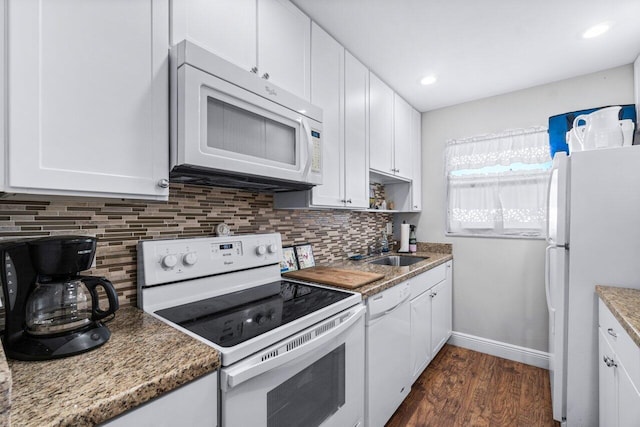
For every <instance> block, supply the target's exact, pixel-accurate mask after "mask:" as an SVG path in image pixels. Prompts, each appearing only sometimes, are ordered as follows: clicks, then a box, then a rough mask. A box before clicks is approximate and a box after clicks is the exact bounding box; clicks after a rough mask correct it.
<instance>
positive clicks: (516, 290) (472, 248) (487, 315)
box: [396, 64, 634, 351]
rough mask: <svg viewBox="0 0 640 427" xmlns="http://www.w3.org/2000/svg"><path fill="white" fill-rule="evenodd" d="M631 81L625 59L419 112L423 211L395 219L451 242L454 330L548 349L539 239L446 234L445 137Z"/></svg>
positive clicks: (587, 99)
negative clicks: (584, 72) (587, 71)
mask: <svg viewBox="0 0 640 427" xmlns="http://www.w3.org/2000/svg"><path fill="white" fill-rule="evenodd" d="M550 66H552V65H551V64H550ZM633 84H634V83H633V66H632V65H627V66H623V67H618V68H614V69H611V70H606V71H603V72H599V73H594V74H590V75H586V76H582V77H577V78H573V79H569V80H564V81H560V82H556V83H552V84H548V85H543V86H538V87H534V88H530V89H526V90H522V91H518V92H513V93H509V94H505V95H499V96H495V97H491V98H486V99H482V100H479V101H473V102H468V103H465V104H460V105H455V106H452V107H447V108H443V109H440V110H434V111H429V112H427V113H424V114H423V115H422V156H423V158H422V162H423V175H422V177H423V179H422V189H423V190H422V191H423V195H422V197H423V212H422V213H420V214H412V215H404V216H400V215H398V218H397V220H399V221H400V222H402V219H406V220H407V222H409V223H412V224H417V225H418V228H417V237H418V240H419V241H429V242H450V243H453V254H454V285H453V286H454V288H453V330H454V331H456V332H462V333H466V334H470V335H474V336H478V337H482V338H488V339H491V340H496V341H500V342H505V343H508V344H512V345H517V346H522V347H526V348H530V349H534V350H540V351H547V334H548V333H547V328H548V321H547V308H546V303H545V295H544V248H545V245H546V243H545V241H544V240H525V239H493V238H472V237H457V238H448V237H446V236H445V234H444V224H445V212H446V208H445V183H444V172H443V170H444V166H443V160H444V149H445V144H446V141H447V140H449V139H452V138H462V137H467V136H473V135H479V134H485V133H491V132H499V131H502V130H506V129H514V128H524V127H529V126H538V125H542V126H547V125H548V118H549V116H553V115H556V114H561V113H564V112H567V111H574V110H580V109H585V108H591V107H598V106H602V105H611V104H613V105H616V104H631V103H633V102H634V94H633ZM398 228H399V227H397V228H396V229H398Z"/></svg>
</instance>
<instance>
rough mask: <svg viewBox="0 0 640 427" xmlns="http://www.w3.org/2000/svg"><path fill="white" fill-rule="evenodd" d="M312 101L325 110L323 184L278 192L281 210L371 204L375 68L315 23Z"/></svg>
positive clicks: (323, 125)
mask: <svg viewBox="0 0 640 427" xmlns="http://www.w3.org/2000/svg"><path fill="white" fill-rule="evenodd" d="M311 36H312V37H311V47H312V48H311V52H312V57H311V67H312V69H311V77H312V78H311V103H312V104H314V105H317V106H318V107H320V108H322V111H323V123H322V127H323V135H322V144H323V148H322V156H323V157H322V185H318V186H316V187H314V188H313V189H311V191H302V192H295V191H294V192H286V193H277V194H276V195H275V196H274V202H275V206H276V207H277V208H306V207H322V208H352V209H366V208H368V207H369V165H368V151H367V149H368V140H367V123H368V122H367V105H368V104H367V94H368V88H369V70H368V69H367V67H365V66H364V65H363V64H362V63H361V62H359V61H358V60H357V59H356V58H355V57H353V55H351V54H350V53H349V52H346V51H345V49H344V48H343V47H342V45H340V43H338V42H337V41H336V40H334V39H333V38H332V37H331V36H330V35H329V34H328V33H327V32H325V31H324V30H323V29H322V28H320V27H319V26H318V25H316V24H315V23H313V24H312V31H311Z"/></svg>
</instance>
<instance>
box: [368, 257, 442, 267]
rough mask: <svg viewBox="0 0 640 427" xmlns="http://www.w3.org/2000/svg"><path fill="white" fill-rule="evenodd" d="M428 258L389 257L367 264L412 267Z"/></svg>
mask: <svg viewBox="0 0 640 427" xmlns="http://www.w3.org/2000/svg"><path fill="white" fill-rule="evenodd" d="M428 258H429V257H422V256H404V255H389V256H386V257H383V258H378V259H374V260H373V261H369V264H378V265H392V266H394V267H404V266H407V265H412V264H415V263H417V262H420V261H424V260H425V259H428Z"/></svg>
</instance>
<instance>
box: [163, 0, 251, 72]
mask: <svg viewBox="0 0 640 427" xmlns="http://www.w3.org/2000/svg"><path fill="white" fill-rule="evenodd" d="M257 28H258V26H257V13H256V0H215V1H212V0H172V1H171V44H172V45H174V44H177V43H179V42H181V41H182V40H189V41H191V42H193V43H195V44H197V45H199V46H201V47H203V48H205V49H207V50H208V51H210V52H213V53H215V54H216V55H218V56H219V57H221V58H224V59H226V60H227V61H229V62H232V63H234V64H236V65H237V66H239V67H242V68H244V69H245V70H251V69H252V68H253V67H256V66H257V65H258V64H257V60H256V58H257V57H258V53H257V50H256V48H257V45H256V41H257Z"/></svg>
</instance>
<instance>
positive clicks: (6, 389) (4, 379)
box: [0, 345, 11, 426]
mask: <svg viewBox="0 0 640 427" xmlns="http://www.w3.org/2000/svg"><path fill="white" fill-rule="evenodd" d="M10 410H11V371H10V370H9V364H8V363H7V359H6V358H5V356H4V349H3V348H2V346H1V345H0V426H8V425H9V416H10Z"/></svg>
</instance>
